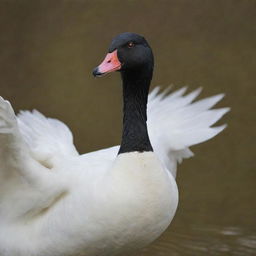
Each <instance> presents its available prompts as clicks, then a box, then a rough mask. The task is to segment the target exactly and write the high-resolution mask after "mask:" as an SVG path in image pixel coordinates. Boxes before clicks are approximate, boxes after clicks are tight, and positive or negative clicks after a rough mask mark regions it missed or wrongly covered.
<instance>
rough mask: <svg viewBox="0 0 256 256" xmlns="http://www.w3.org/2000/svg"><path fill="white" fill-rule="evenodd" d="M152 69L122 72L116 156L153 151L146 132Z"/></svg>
mask: <svg viewBox="0 0 256 256" xmlns="http://www.w3.org/2000/svg"><path fill="white" fill-rule="evenodd" d="M152 73H153V69H152V68H144V69H142V70H136V71H135V70H133V71H124V72H122V73H121V75H122V80H123V101H124V107H123V134H122V142H121V147H120V149H119V152H118V154H121V153H127V152H133V151H138V152H144V151H153V148H152V146H151V144H150V141H149V137H148V130H147V100H148V91H149V86H150V82H151V79H152Z"/></svg>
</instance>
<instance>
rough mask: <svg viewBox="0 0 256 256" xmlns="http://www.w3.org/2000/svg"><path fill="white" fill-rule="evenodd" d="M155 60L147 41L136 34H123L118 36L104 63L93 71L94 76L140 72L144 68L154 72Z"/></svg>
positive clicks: (113, 41) (112, 43)
mask: <svg viewBox="0 0 256 256" xmlns="http://www.w3.org/2000/svg"><path fill="white" fill-rule="evenodd" d="M153 66H154V58H153V53H152V50H151V48H150V46H149V44H148V42H147V41H146V39H145V38H144V37H143V36H141V35H138V34H135V33H129V32H126V33H122V34H120V35H118V36H116V37H115V38H114V39H113V40H112V42H111V45H110V47H109V51H108V54H107V55H106V57H105V59H104V60H103V62H102V63H101V64H100V65H99V66H98V67H96V68H95V69H94V70H93V75H94V76H102V75H104V74H107V73H110V72H113V71H120V72H124V73H125V72H129V71H139V70H141V69H142V68H144V69H145V68H147V69H150V70H153Z"/></svg>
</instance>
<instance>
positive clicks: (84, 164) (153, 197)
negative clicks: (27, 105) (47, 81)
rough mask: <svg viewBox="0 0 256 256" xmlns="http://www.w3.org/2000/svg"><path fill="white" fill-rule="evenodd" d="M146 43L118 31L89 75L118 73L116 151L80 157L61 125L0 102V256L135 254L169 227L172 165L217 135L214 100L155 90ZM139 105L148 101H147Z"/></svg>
mask: <svg viewBox="0 0 256 256" xmlns="http://www.w3.org/2000/svg"><path fill="white" fill-rule="evenodd" d="M153 66H154V61H153V54H152V50H151V48H150V46H149V44H148V43H147V41H146V40H145V39H144V38H143V37H142V36H140V35H138V34H134V33H123V34H120V35H118V36H117V37H115V38H114V40H113V41H112V43H111V45H110V48H109V51H108V54H107V56H106V58H105V59H104V61H103V62H102V64H101V65H100V66H98V67H97V68H96V69H95V70H94V71H93V74H94V75H95V76H101V75H103V74H105V73H109V72H112V71H119V72H120V73H121V77H122V82H123V101H124V108H123V111H124V115H123V134H122V141H121V146H120V147H119V146H116V147H111V148H107V149H103V150H99V151H95V152H91V153H87V154H83V155H79V154H78V152H77V150H76V148H75V146H74V145H73V138H72V133H71V132H70V130H69V129H68V127H67V126H66V125H65V124H63V123H62V122H60V121H58V120H56V119H52V118H46V117H45V116H43V115H42V114H41V113H39V112H38V111H36V110H34V111H32V112H29V111H22V112H21V113H20V114H19V115H18V116H15V113H14V111H13V109H12V107H11V104H10V103H9V102H8V101H6V100H4V99H3V98H1V99H0V145H1V146H0V158H1V159H0V255H1V256H78V255H79V256H106V255H111V256H112V255H117V254H119V253H124V254H126V255H128V254H127V253H128V252H129V251H132V250H135V249H138V248H142V247H144V246H146V245H148V244H149V243H150V242H152V241H153V240H155V239H156V238H157V237H159V236H160V234H161V233H163V232H164V230H165V229H166V228H167V227H168V226H169V224H170V222H171V220H172V218H173V216H174V214H175V211H176V208H177V204H178V189H177V185H176V182H175V174H176V165H177V162H181V160H182V159H183V158H188V157H190V156H192V155H193V154H192V152H191V151H190V149H189V146H192V145H194V144H197V143H200V142H203V141H206V140H208V139H210V138H212V137H214V136H215V135H216V134H218V133H219V132H221V131H222V130H223V129H224V126H219V127H211V126H212V125H213V124H214V123H215V122H216V121H218V120H219V119H220V118H221V117H222V116H223V115H224V114H225V113H226V112H227V111H228V108H221V109H214V110H212V109H211V107H212V106H214V105H215V104H216V103H217V102H218V101H219V100H221V98H222V97H223V95H222V94H220V95H216V96H213V97H210V98H206V99H203V100H199V101H196V102H192V101H193V100H194V99H195V98H196V97H197V96H198V94H199V93H200V90H195V91H193V92H191V93H189V94H187V95H184V93H185V88H182V89H180V90H178V91H175V92H173V93H168V92H166V91H165V92H162V93H160V91H159V88H156V89H154V90H153V91H152V92H151V93H150V94H149V97H148V91H149V86H150V81H151V78H152V74H153ZM147 101H148V104H147Z"/></svg>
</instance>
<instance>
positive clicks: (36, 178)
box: [0, 97, 65, 220]
mask: <svg viewBox="0 0 256 256" xmlns="http://www.w3.org/2000/svg"><path fill="white" fill-rule="evenodd" d="M59 180H60V179H59V178H58V177H57V175H56V174H55V173H54V172H51V171H50V170H49V169H48V168H46V167H44V166H43V165H41V164H40V163H39V162H38V161H36V160H35V159H34V158H33V157H32V156H31V154H30V149H29V146H28V145H27V144H26V141H25V140H24V137H23V135H22V133H21V130H20V127H19V126H18V122H17V118H16V116H15V113H14V111H13V108H12V106H11V104H10V103H9V102H8V101H6V100H4V99H3V98H2V97H0V219H1V220H4V219H6V218H17V217H18V216H24V215H26V216H28V215H30V214H36V213H38V212H40V210H42V209H44V208H47V207H48V206H49V205H50V204H51V202H53V201H54V200H55V199H56V198H58V196H60V195H61V194H62V193H63V192H64V191H65V187H64V185H62V184H61V183H62V181H59ZM63 184H64V183H63Z"/></svg>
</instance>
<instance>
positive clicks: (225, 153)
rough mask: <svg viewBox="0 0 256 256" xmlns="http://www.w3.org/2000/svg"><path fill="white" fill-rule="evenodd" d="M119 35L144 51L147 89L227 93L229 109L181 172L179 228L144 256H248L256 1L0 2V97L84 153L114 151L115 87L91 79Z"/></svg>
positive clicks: (252, 237) (116, 82)
mask: <svg viewBox="0 0 256 256" xmlns="http://www.w3.org/2000/svg"><path fill="white" fill-rule="evenodd" d="M125 31H130V32H137V33H141V34H143V35H144V36H145V37H146V38H147V39H148V41H149V42H150V44H151V46H152V48H153V50H154V54H155V62H156V68H155V76H154V81H153V85H163V87H164V86H167V85H169V84H174V85H175V87H176V88H178V87H180V86H183V85H189V88H190V90H192V89H195V88H197V87H198V86H203V87H204V91H203V93H202V96H210V95H212V94H217V93H220V92H225V93H226V98H225V99H224V100H223V101H222V102H221V103H220V104H219V105H218V106H230V107H231V108H232V111H231V112H230V113H229V114H228V115H227V116H226V117H224V118H223V120H222V121H221V122H220V123H224V122H225V123H226V122H227V123H228V128H227V129H226V130H225V131H224V132H223V133H222V134H221V135H219V136H217V137H216V138H215V139H214V140H211V141H209V142H207V143H205V144H202V145H198V146H195V147H193V148H192V150H193V151H194V152H195V153H196V157H194V158H193V159H190V160H186V161H185V162H184V163H183V164H182V165H181V166H180V167H179V171H178V179H177V181H178V186H179V189H180V204H179V209H178V212H177V214H176V217H175V220H174V221H173V223H172V225H171V228H170V229H169V230H168V231H167V232H166V233H165V234H164V235H163V236H162V237H161V238H160V239H159V240H158V242H155V243H154V244H153V245H152V246H150V247H148V248H146V249H145V250H144V251H142V252H141V254H139V255H252V254H254V253H255V251H256V227H255V216H256V207H255V193H256V187H255V181H256V170H255V124H256V120H255V107H256V106H255V93H256V86H255V78H256V76H255V73H256V71H255V68H256V65H255V64H256V61H255V59H256V51H255V50H256V49H255V48H256V40H255V39H256V1H253V0H251V1H249V0H248V1H247V0H243V1H240V0H237V1H230V0H222V1H213V0H212V1H209V0H193V1H190V0H187V1H185V0H173V1H153V0H148V1H146V0H144V1H114V0H108V1H85V0H84V1H82V0H72V1H71V0H69V1H67V0H62V1H48V0H45V1H38V0H19V1H14V0H0V33H1V36H0V94H1V95H2V96H3V97H5V98H7V99H9V100H10V101H11V102H12V104H13V106H14V108H15V110H16V111H18V110H19V109H33V108H36V109H38V110H39V111H41V112H42V113H44V114H45V115H47V116H50V117H55V118H58V119H60V120H62V121H64V122H65V123H66V124H68V125H69V127H70V128H71V130H72V131H73V134H74V137H75V143H76V145H77V148H78V149H79V151H80V152H88V151H91V150H97V149H100V148H104V147H109V146H112V145H116V144H119V141H120V133H121V114H122V113H121V103H122V102H121V86H120V78H119V75H118V74H114V75H111V76H108V77H105V78H102V79H94V78H93V76H92V75H91V72H92V69H93V67H95V66H96V65H98V64H99V63H100V61H101V60H102V59H103V57H104V55H105V53H106V51H107V49H108V45H109V43H110V41H111V39H112V38H113V37H114V36H115V35H116V34H118V33H120V32H125Z"/></svg>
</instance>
